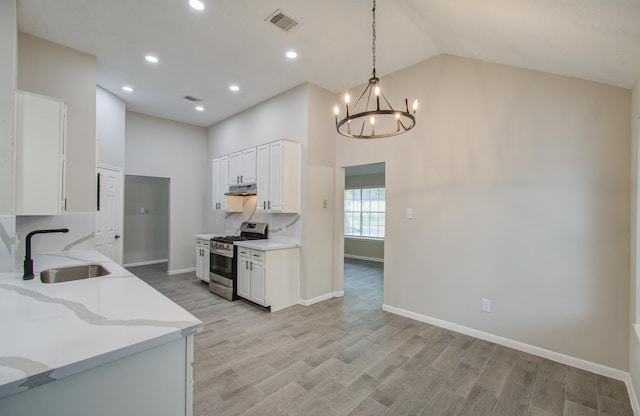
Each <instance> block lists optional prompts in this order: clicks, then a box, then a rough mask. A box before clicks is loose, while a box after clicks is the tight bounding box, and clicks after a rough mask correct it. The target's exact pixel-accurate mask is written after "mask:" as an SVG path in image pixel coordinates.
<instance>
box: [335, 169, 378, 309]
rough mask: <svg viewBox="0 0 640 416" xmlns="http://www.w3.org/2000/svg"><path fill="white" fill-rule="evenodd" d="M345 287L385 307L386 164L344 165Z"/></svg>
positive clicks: (348, 293) (351, 293)
mask: <svg viewBox="0 0 640 416" xmlns="http://www.w3.org/2000/svg"><path fill="white" fill-rule="evenodd" d="M344 176H345V177H344V195H343V219H344V225H343V238H344V245H343V253H342V254H343V260H344V267H343V287H344V293H345V297H356V298H359V297H361V296H365V298H367V299H369V301H370V302H372V303H373V304H375V306H376V307H382V295H383V281H384V236H385V220H386V214H385V212H386V202H385V163H384V162H380V163H372V164H366V165H357V166H348V167H345V168H344Z"/></svg>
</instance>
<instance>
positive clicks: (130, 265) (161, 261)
mask: <svg viewBox="0 0 640 416" xmlns="http://www.w3.org/2000/svg"><path fill="white" fill-rule="evenodd" d="M168 262H169V259H160V260H149V261H139V262H137V263H127V264H123V265H122V266H123V267H136V266H148V265H150V264H160V263H168Z"/></svg>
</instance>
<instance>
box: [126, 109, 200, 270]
mask: <svg viewBox="0 0 640 416" xmlns="http://www.w3.org/2000/svg"><path fill="white" fill-rule="evenodd" d="M125 134H126V138H127V140H126V143H125V153H126V159H125V174H127V175H140V176H152V177H160V178H169V179H170V185H169V187H170V189H169V198H170V202H169V217H170V226H169V272H173V271H179V270H184V269H189V268H193V267H194V266H195V239H194V237H193V235H194V234H200V233H202V232H203V231H202V230H203V228H204V215H203V212H202V207H203V205H204V201H205V199H206V198H207V186H206V184H207V182H206V178H207V173H208V172H209V170H208V168H207V159H206V157H207V130H206V129H205V128H203V127H197V126H191V125H189V124H183V123H178V122H175V121H170V120H165V119H162V118H157V117H152V116H147V115H144V114H139V113H133V112H127V120H126V129H125ZM209 201H210V199H209ZM125 203H126V201H125ZM124 234H125V238H127V237H126V235H127V230H126V229H125V230H124ZM126 255H127V253H125V257H126Z"/></svg>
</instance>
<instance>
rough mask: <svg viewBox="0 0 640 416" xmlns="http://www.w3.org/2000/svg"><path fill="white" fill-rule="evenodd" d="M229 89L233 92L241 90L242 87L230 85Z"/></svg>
mask: <svg viewBox="0 0 640 416" xmlns="http://www.w3.org/2000/svg"><path fill="white" fill-rule="evenodd" d="M229 89H230V90H231V91H233V92H237V91H240V87H238V86H237V85H230V86H229Z"/></svg>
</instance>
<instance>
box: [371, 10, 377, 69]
mask: <svg viewBox="0 0 640 416" xmlns="http://www.w3.org/2000/svg"><path fill="white" fill-rule="evenodd" d="M371 15H372V16H373V22H372V23H371V31H372V32H373V42H372V43H371V52H372V55H373V78H375V77H376V0H373V10H371Z"/></svg>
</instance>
